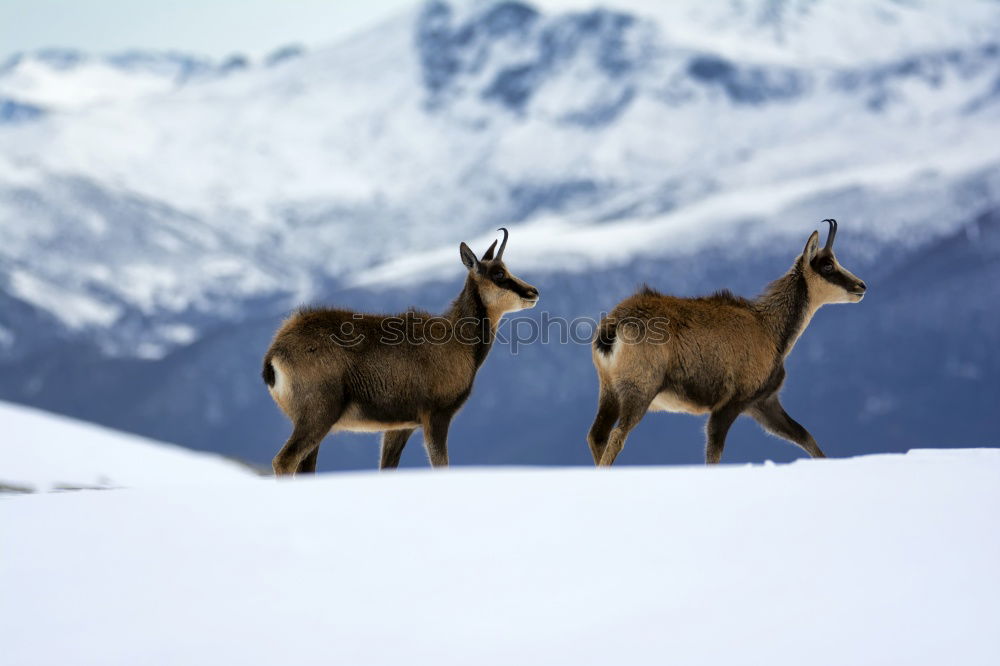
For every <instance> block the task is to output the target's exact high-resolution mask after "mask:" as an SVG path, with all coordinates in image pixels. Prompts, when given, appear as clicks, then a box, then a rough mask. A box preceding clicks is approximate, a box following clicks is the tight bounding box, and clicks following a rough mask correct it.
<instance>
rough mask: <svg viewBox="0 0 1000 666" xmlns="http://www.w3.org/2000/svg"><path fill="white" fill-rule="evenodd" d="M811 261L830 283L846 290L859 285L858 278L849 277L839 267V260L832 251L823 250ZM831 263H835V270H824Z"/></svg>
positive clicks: (851, 289)
mask: <svg viewBox="0 0 1000 666" xmlns="http://www.w3.org/2000/svg"><path fill="white" fill-rule="evenodd" d="M809 263H810V265H811V266H812V269H813V270H814V271H816V272H817V273H818V274H819V276H820V277H821V278H823V279H824V280H826V281H827V282H829V283H830V284H835V285H837V286H838V287H840V288H841V289H843V290H844V291H854V290H855V288H856V287H857V284H858V283H857V280H855V279H853V278H851V277H849V276H848V275H847V274H846V273H844V272H843V271H842V270H840V269H839V268H837V262H836V260H835V259H834V256H833V253H832V252H828V251H821V252H819V253H818V254H817V255H816V256H815V257H813V260H812V261H811V262H809ZM831 264H832V265H833V271H831V272H826V271H825V270H823V267H824V266H827V265H831Z"/></svg>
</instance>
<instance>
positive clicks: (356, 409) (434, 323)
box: [263, 229, 538, 476]
mask: <svg viewBox="0 0 1000 666" xmlns="http://www.w3.org/2000/svg"><path fill="white" fill-rule="evenodd" d="M500 231H502V232H503V242H502V243H501V244H500V250H499V251H498V252H497V253H496V257H495V258H494V256H493V251H494V249H495V248H496V245H497V244H496V241H493V244H492V245H490V247H489V249H488V250H486V252H485V253H484V254H483V256H482V258H481V259H476V255H475V254H474V253H473V252H472V250H471V249H469V246H468V245H466V244H465V243H462V244H461V245H460V246H459V254H460V256H461V258H462V263H463V264H465V267H466V268H468V270H469V273H468V277H466V280H465V287H464V288H463V289H462V293H460V294H459V295H458V298H456V299H455V301H454V302H453V303H452V304H451V307H450V308H449V309H448V311H447V312H445V313H444V314H443V315H440V316H433V315H430V314H428V313H425V312H420V311H417V310H411V311H409V312H407V313H405V314H401V315H395V316H386V315H374V314H359V313H355V312H351V311H349V310H334V309H325V308H324V309H303V310H301V311H299V312H297V313H296V314H294V315H292V317H291V318H289V319H288V321H286V322H285V323H284V325H282V327H281V328H280V329H279V330H278V332H277V334H276V335H275V337H274V342H273V343H271V348H270V349H269V350H268V351H267V355H266V356H265V357H264V373H263V374H264V381H265V382H266V383H267V386H268V389H269V390H270V392H271V396H272V397H273V398H274V400H275V402H277V403H278V406H279V407H280V408H281V410H282V411H283V412H284V413H285V414H286V415H287V416H288V418H289V419H291V420H292V423H293V425H294V429H293V432H292V435H291V437H290V438H289V439H288V441H287V442H286V443H285V445H284V446H283V447H282V448H281V451H279V452H278V455H277V456H275V458H274V461H273V465H274V473H275V474H276V475H279V476H281V475H288V474H292V473H295V472H299V473H301V472H315V471H316V458H317V455H318V453H319V445H320V442H321V441H322V440H323V438H324V437H325V436H326V434H327V433H328V432H331V431H338V430H350V431H354V432H383V435H382V452H381V463H380V468H383V469H384V468H391V467H396V466H398V465H399V458H400V455H401V454H402V453H403V447H404V446H406V441H407V440H408V439H409V437H410V435H411V434H413V431H414V430H416V429H417V428H422V429H423V435H424V447H425V448H426V450H427V456H428V457H429V458H430V462H431V465H433V466H434V467H439V466H445V465H447V464H448V444H447V438H448V426H449V425H450V424H451V419H452V417H453V416H454V415H455V413H456V412H457V411H458V410H459V408H460V407H461V406H462V404H463V403H464V402H465V400H466V398H468V397H469V394H470V393H471V392H472V382H473V380H474V379H475V377H476V371H477V370H478V369H479V366H480V365H482V363H483V361H484V360H485V359H486V355H487V354H488V353H489V351H490V347H491V346H492V344H493V340H494V336H495V334H496V330H497V326H498V324H499V323H500V318H501V317H503V315H504V314H505V313H508V312H514V311H517V310H522V309H525V308H531V307H534V306H535V304H536V303H537V302H538V290H537V289H535V288H534V287H533V286H531V285H530V284H528V283H527V282H524V281H523V280H520V279H518V278H517V277H515V276H514V275H512V274H511V273H510V272H509V271H508V270H507V267H506V266H505V265H504V262H503V252H504V249H505V248H506V246H507V230H506V229H501V230H500Z"/></svg>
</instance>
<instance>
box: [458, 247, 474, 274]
mask: <svg viewBox="0 0 1000 666" xmlns="http://www.w3.org/2000/svg"><path fill="white" fill-rule="evenodd" d="M458 253H459V254H460V255H461V256H462V263H463V264H465V267H466V268H468V269H469V270H470V271H471V270H472V269H473V268H475V267H476V266H478V265H479V260H478V259H476V253H475V252H473V251H472V248H470V247H469V246H468V245H466V244H465V243H462V244H461V245H459V246H458Z"/></svg>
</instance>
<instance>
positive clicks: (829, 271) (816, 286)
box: [802, 220, 868, 305]
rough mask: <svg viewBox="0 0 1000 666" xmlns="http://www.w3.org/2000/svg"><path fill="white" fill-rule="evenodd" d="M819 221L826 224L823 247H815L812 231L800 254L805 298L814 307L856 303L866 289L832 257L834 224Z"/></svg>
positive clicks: (815, 239)
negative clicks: (814, 304)
mask: <svg viewBox="0 0 1000 666" xmlns="http://www.w3.org/2000/svg"><path fill="white" fill-rule="evenodd" d="M823 221H824V222H826V223H828V224H829V225H830V233H829V235H828V236H827V237H826V245H824V246H823V247H822V248H821V247H820V246H819V232H818V231H814V232H812V235H811V236H809V240H808V241H807V242H806V247H805V249H804V250H803V251H802V270H803V272H804V273H805V276H806V283H807V284H808V285H809V296H810V298H811V299H815V302H816V304H817V305H823V304H825V303H860V302H861V299H863V298H864V297H865V291H866V290H867V289H868V287H867V286H866V285H865V283H864V282H863V281H862V280H861V279H860V278H859V277H858V276H857V275H855V274H854V273H852V272H851V271H849V270H847V269H846V268H844V267H843V266H841V265H840V263H839V262H838V261H837V257H836V256H834V254H833V239H834V238H836V236H837V221H836V220H823Z"/></svg>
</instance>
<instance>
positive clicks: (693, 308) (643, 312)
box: [587, 220, 867, 465]
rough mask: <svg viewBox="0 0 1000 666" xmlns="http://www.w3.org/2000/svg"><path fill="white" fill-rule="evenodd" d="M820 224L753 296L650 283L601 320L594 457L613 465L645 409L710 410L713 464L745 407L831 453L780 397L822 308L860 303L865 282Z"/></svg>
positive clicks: (784, 433)
mask: <svg viewBox="0 0 1000 666" xmlns="http://www.w3.org/2000/svg"><path fill="white" fill-rule="evenodd" d="M823 221H824V222H827V223H829V225H830V234H829V236H828V237H827V241H826V246H825V247H823V248H820V246H819V232H816V231H814V232H813V233H812V235H811V236H809V241H808V242H807V243H806V246H805V249H804V250H803V252H802V254H801V255H799V257H798V258H797V259H796V260H795V263H794V264H793V265H792V267H791V269H790V270H789V271H788V272H787V273H786V274H785V275H784V276H782V277H781V278H779V279H777V280H775V281H774V282H772V283H771V284H770V285H768V287H767V288H766V290H765V291H764V293H763V294H762V295H760V296H759V297H758V298H757V299H755V300H748V299H745V298H739V297H737V296H734V295H733V294H731V293H730V292H728V291H720V292H717V293H715V294H713V295H711V296H708V297H706V298H676V297H674V296H667V295H665V294H660V293H658V292H656V291H654V290H652V289H650V288H649V287H645V288H643V289H642V290H641V291H640V292H639V293H637V294H635V295H634V296H631V297H629V298H627V299H625V300H624V301H622V302H621V303H619V304H618V306H617V307H615V309H614V310H613V311H612V312H611V314H609V315H608V316H607V317H605V318H604V319H603V320H602V321H601V324H600V325H599V327H598V330H597V333H596V335H595V338H594V342H593V359H594V366H595V367H596V368H597V376H598V379H599V381H600V396H599V398H598V407H597V416H596V418H595V419H594V424H593V426H591V428H590V433H589V434H588V436H587V441H588V443H589V444H590V451H591V453H592V454H593V456H594V463H595V464H597V465H611V464H613V463H614V461H615V458H616V457H617V456H618V454H619V453H620V452H621V450H622V447H623V446H624V445H625V438H626V437H627V436H628V433H629V431H631V430H632V428H634V427H635V426H636V425H637V424H638V423H639V421H640V420H641V419H642V417H643V415H644V414H645V413H646V412H647V411H668V412H686V413H688V414H706V413H707V414H709V417H708V426H707V442H706V445H705V462H706V463H717V462H719V461H720V460H721V458H722V449H723V447H725V444H726V433H727V432H728V431H729V427H730V426H731V425H732V423H733V421H735V420H736V417H737V416H739V415H740V414H741V413H743V412H746V413H748V414H749V415H750V416H752V417H753V418H754V419H756V420H757V421H758V422H759V423H760V424H761V426H763V427H764V429H765V430H767V431H769V432H771V433H772V434H774V435H777V436H779V437H783V438H784V439H787V440H789V441H791V442H793V443H795V444H797V445H798V446H800V447H802V448H803V449H805V450H806V451H807V452H808V453H809V455H811V456H812V457H814V458H822V457H825V456H824V454H823V452H822V451H821V450H820V448H819V446H818V445H817V444H816V440H815V439H813V437H812V435H810V434H809V432H808V431H807V430H806V429H805V428H803V427H802V426H801V425H799V424H798V423H796V422H795V421H794V420H793V419H792V418H791V417H790V416H789V415H788V414H787V413H785V410H784V409H783V408H782V406H781V402H780V401H779V400H778V391H779V389H780V388H781V384H782V382H783V381H784V379H785V364H784V361H785V357H787V356H788V354H789V353H790V352H791V351H792V347H794V346H795V341H796V340H797V339H798V337H799V336H800V335H801V334H802V331H804V330H805V328H806V326H808V325H809V321H810V320H811V319H812V316H813V315H814V314H815V313H816V310H818V309H819V308H820V306H822V305H826V304H827V303H858V302H860V301H861V299H862V298H864V295H865V290H866V288H867V287H866V286H865V283H864V282H862V281H861V280H860V279H858V278H857V276H855V275H854V274H852V273H851V272H850V271H848V270H847V269H845V268H844V267H843V266H841V265H840V264H839V263H838V262H837V258H836V257H835V256H834V254H833V240H834V237H835V236H836V234H837V222H836V220H823ZM657 334H658V335H657ZM616 423H617V425H616Z"/></svg>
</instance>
